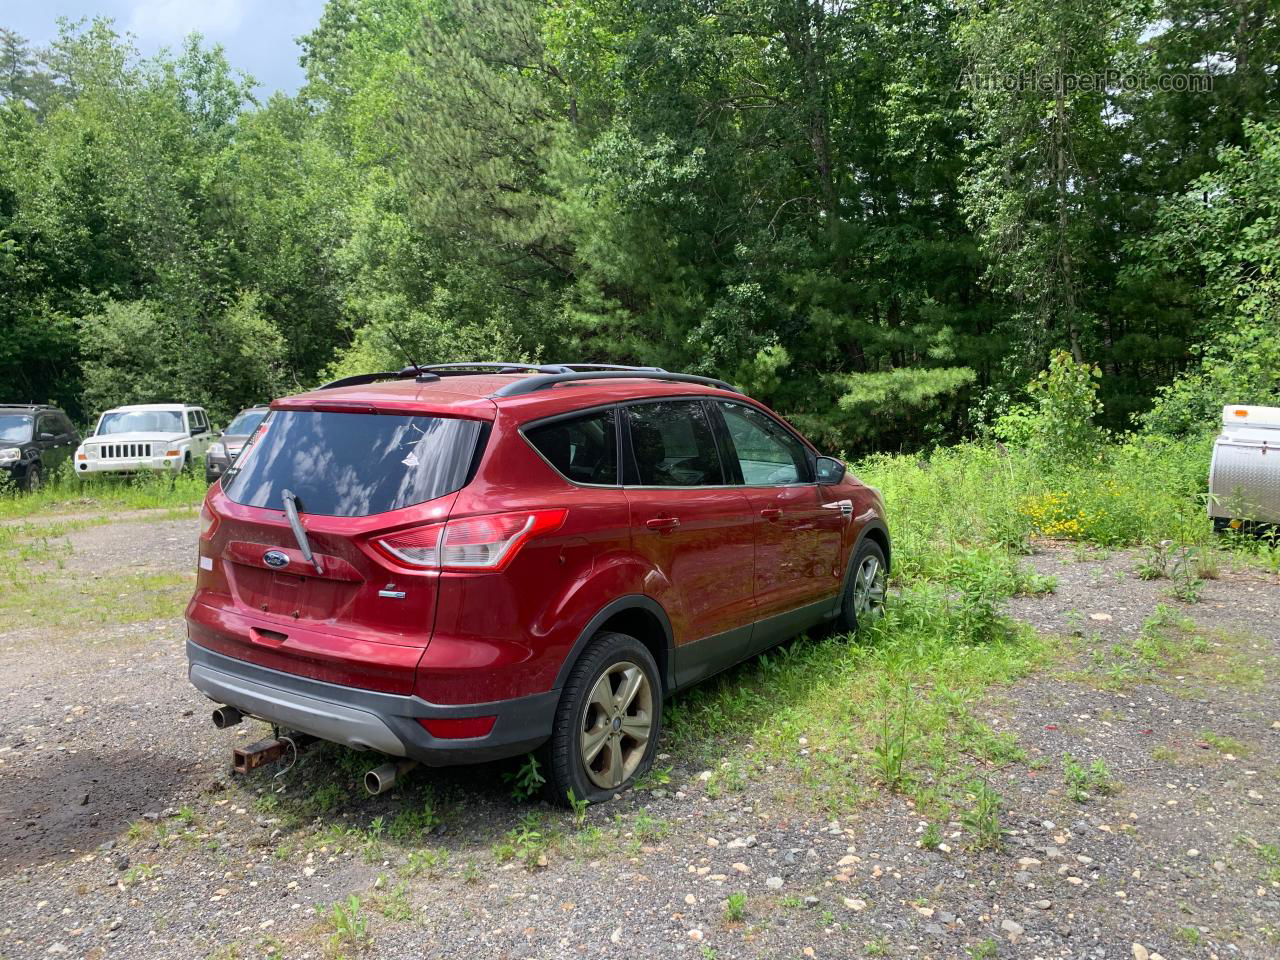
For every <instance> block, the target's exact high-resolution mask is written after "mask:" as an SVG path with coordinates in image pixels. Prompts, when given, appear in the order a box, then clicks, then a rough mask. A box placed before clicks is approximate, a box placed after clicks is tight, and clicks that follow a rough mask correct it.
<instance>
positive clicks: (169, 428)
mask: <svg viewBox="0 0 1280 960" xmlns="http://www.w3.org/2000/svg"><path fill="white" fill-rule="evenodd" d="M182 432H183V426H182V414H181V413H180V412H179V411H177V410H120V411H117V412H115V413H104V414H103V415H102V420H101V422H100V423H99V424H98V435H99V436H106V435H110V434H113V433H182Z"/></svg>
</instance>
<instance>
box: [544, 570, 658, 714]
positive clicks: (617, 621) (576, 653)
mask: <svg viewBox="0 0 1280 960" xmlns="http://www.w3.org/2000/svg"><path fill="white" fill-rule="evenodd" d="M602 630H610V631H613V632H616V633H625V634H627V635H628V636H632V637H635V638H636V639H637V640H639V641H640V642H641V643H643V644H644V645H645V647H646V648H647V649H648V650H649V652H650V653H651V654H652V655H653V659H654V662H655V663H656V664H657V665H658V676H659V678H660V679H661V681H662V687H663V693H664V694H665V693H667V692H668V691H670V690H671V689H672V687H673V679H674V678H673V677H672V673H671V671H672V669H673V664H674V659H675V658H674V657H673V656H672V653H673V651H674V649H675V634H674V633H673V632H672V629H671V620H670V619H669V618H668V617H667V612H666V611H665V610H663V609H662V605H661V604H660V603H658V601H657V600H654V599H653V598H652V597H648V596H645V595H644V594H639V593H637V594H629V595H627V596H625V597H619V598H618V599H616V600H614V601H612V602H610V603H609V604H607V605H605V606H604V607H603V608H602V609H601V610H600V611H599V612H597V613H596V615H595V616H594V617H592V618H591V619H590V620H589V621H588V622H587V625H586V626H585V627H583V629H582V632H581V633H579V634H578V639H577V640H576V641H574V644H573V646H572V647H571V648H570V650H569V653H568V655H567V656H566V657H565V658H564V663H562V664H561V665H560V670H559V672H558V673H557V674H556V683H555V689H557V690H559V689H561V688H562V687H563V686H564V684H565V681H566V680H567V679H568V677H569V671H571V670H572V669H573V665H574V664H575V663H577V662H578V658H579V657H580V656H581V655H582V651H583V650H585V649H586V647H587V644H589V643H590V642H591V640H592V638H593V637H594V636H595V635H596V634H598V633H600V632H601V631H602Z"/></svg>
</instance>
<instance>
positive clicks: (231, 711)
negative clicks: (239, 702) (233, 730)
mask: <svg viewBox="0 0 1280 960" xmlns="http://www.w3.org/2000/svg"><path fill="white" fill-rule="evenodd" d="M243 719H244V714H243V713H241V712H240V711H239V710H237V709H236V708H235V707H218V708H217V709H216V710H214V711H213V725H214V726H215V727H217V728H218V729H219V730H225V729H227V727H234V726H235V725H236V724H237V723H239V722H240V721H241V720H243Z"/></svg>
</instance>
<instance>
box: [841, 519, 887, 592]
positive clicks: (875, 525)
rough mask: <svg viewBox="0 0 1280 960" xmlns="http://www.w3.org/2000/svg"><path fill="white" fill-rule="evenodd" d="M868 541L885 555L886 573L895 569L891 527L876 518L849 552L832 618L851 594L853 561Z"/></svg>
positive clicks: (866, 526) (868, 522)
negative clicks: (850, 584) (847, 595)
mask: <svg viewBox="0 0 1280 960" xmlns="http://www.w3.org/2000/svg"><path fill="white" fill-rule="evenodd" d="M867 540H870V541H871V542H872V543H874V544H875V545H876V546H878V547H879V548H880V549H881V551H882V552H883V553H884V566H885V571H886V572H888V571H890V570H892V569H893V552H892V551H893V547H892V541H891V540H890V539H889V527H888V525H887V524H886V523H885V522H884V521H883V520H882V519H880V518H879V517H874V518H873V519H871V520H868V521H867V522H866V524H864V525H863V527H862V529H861V530H859V531H858V539H857V540H855V541H854V542H853V547H852V548H851V549H850V550H849V559H848V560H847V561H846V562H845V566H844V580H843V581H841V584H840V595H839V597H837V598H836V606H835V613H833V614H832V616H835V615H836V614H837V613H839V612H840V608H841V606H842V605H843V604H844V598H845V595H846V594H847V593H848V592H849V578H850V577H852V576H853V561H854V560H855V559H857V556H858V550H859V549H861V547H862V544H863V543H865V542H866V541H867Z"/></svg>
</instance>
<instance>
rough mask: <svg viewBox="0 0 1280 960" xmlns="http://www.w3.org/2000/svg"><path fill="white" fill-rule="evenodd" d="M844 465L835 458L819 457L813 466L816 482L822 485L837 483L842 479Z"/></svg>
mask: <svg viewBox="0 0 1280 960" xmlns="http://www.w3.org/2000/svg"><path fill="white" fill-rule="evenodd" d="M844 470H845V467H844V464H843V463H841V462H840V461H839V460H837V459H836V458H835V457H819V458H818V462H817V463H816V464H815V465H814V472H815V473H816V474H817V476H818V482H819V483H823V484H832V483H839V482H840V481H841V480H843V479H844Z"/></svg>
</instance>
